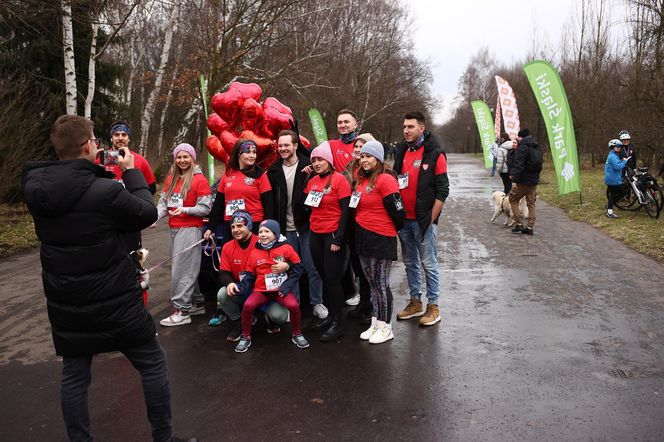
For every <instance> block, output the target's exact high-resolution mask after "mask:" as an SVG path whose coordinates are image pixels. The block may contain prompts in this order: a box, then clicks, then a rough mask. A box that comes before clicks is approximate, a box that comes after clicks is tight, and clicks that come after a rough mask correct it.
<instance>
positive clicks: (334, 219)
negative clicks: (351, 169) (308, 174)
mask: <svg viewBox="0 0 664 442" xmlns="http://www.w3.org/2000/svg"><path fill="white" fill-rule="evenodd" d="M330 178H331V179H330ZM328 181H329V183H330V185H329V187H327V189H326V186H327V183H328ZM311 192H323V198H322V199H321V201H320V204H319V205H318V207H312V208H311V218H310V219H309V223H310V227H311V231H312V232H316V233H331V232H336V231H337V229H338V228H339V219H340V218H341V206H340V205H339V200H340V199H342V198H346V197H349V196H350V184H348V180H346V178H345V177H344V176H343V175H342V174H340V173H339V172H332V174H331V175H328V176H326V177H324V178H321V177H320V175H316V176H315V177H313V178H312V179H311V180H309V182H308V183H307V187H306V188H305V189H304V193H306V194H309V193H311Z"/></svg>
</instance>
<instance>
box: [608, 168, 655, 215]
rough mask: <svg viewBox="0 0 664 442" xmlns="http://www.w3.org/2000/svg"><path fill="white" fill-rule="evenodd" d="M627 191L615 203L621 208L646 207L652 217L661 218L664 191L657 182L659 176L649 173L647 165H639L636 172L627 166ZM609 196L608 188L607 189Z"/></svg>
mask: <svg viewBox="0 0 664 442" xmlns="http://www.w3.org/2000/svg"><path fill="white" fill-rule="evenodd" d="M623 181H624V182H625V183H624V185H625V193H624V194H623V197H622V198H621V199H620V200H619V201H617V202H616V203H615V205H616V207H617V208H618V209H620V210H632V211H636V210H640V209H641V207H643V208H644V210H645V212H646V213H647V214H648V216H650V217H651V218H655V219H657V218H659V215H660V213H661V212H662V209H664V193H663V192H662V188H661V186H660V185H659V183H658V182H657V178H655V177H654V176H652V175H650V174H649V173H648V168H647V167H637V170H636V172H634V170H633V169H632V168H631V167H629V166H625V176H624V177H623ZM607 198H608V189H607Z"/></svg>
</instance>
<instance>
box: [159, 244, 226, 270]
mask: <svg viewBox="0 0 664 442" xmlns="http://www.w3.org/2000/svg"><path fill="white" fill-rule="evenodd" d="M203 241H210V240H206V239H205V238H202V239H201V240H200V241H196V242H195V243H193V244H192V245H190V246H189V247H187V248H186V249H184V250H180V251H179V252H178V253H176V254H175V255H173V256H171V257H169V258H166V259H165V260H163V261H161V262H160V263H158V264H155V265H153V266H152V267H150V268H149V269H148V270H147V272H148V273H150V272H152V271H153V270H154V269H156V268H157V267H161V266H163V265H164V264H166V263H167V262H169V261H172V260H173V258H175V257H176V256H179V255H182V254H183V253H184V252H186V251H187V250H191V249H193V248H194V247H196V246H197V245H199V244H200V243H202V242H203ZM212 241H213V242H214V240H212ZM206 247H207V246H206ZM215 249H216V247H215Z"/></svg>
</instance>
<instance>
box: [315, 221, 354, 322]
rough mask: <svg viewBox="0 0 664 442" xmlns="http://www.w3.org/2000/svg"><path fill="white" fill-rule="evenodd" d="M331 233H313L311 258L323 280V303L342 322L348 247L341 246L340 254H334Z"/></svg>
mask: <svg viewBox="0 0 664 442" xmlns="http://www.w3.org/2000/svg"><path fill="white" fill-rule="evenodd" d="M331 245H332V234H331V233H316V232H311V240H310V247H311V258H312V259H313V261H314V266H316V270H317V271H318V274H319V275H320V277H321V279H322V280H323V303H324V304H325V305H326V306H327V308H328V309H329V311H330V314H331V315H332V316H333V317H334V319H336V320H342V319H343V317H342V314H343V308H344V290H343V287H342V284H341V278H342V276H343V274H344V272H345V270H346V266H348V246H347V245H346V244H344V245H342V246H341V250H339V251H338V252H332V251H331V250H330V246H331Z"/></svg>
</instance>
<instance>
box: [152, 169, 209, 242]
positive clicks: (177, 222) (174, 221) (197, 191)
mask: <svg viewBox="0 0 664 442" xmlns="http://www.w3.org/2000/svg"><path fill="white" fill-rule="evenodd" d="M170 185H171V176H170V175H169V176H168V178H166V181H165V182H164V189H165V190H168V187H169V186H170ZM180 189H182V180H181V179H180V178H178V180H177V182H176V183H175V188H174V189H173V194H172V196H171V198H170V200H169V201H166V205H167V206H168V208H169V209H170V208H172V207H177V206H178V204H177V203H176V204H173V201H177V200H178V199H179V196H180ZM211 194H212V192H211V190H210V185H209V184H208V182H207V179H206V178H205V176H204V175H203V174H202V173H196V174H194V179H192V180H191V187H190V188H189V192H187V197H186V198H185V199H184V201H182V202H181V204H182V207H194V206H195V205H196V201H197V200H198V198H199V197H201V196H207V195H211ZM168 225H169V226H170V227H171V228H173V229H178V228H180V227H201V226H202V225H203V218H202V217H200V216H191V215H187V214H184V213H183V214H182V215H177V216H171V215H169V216H168Z"/></svg>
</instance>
